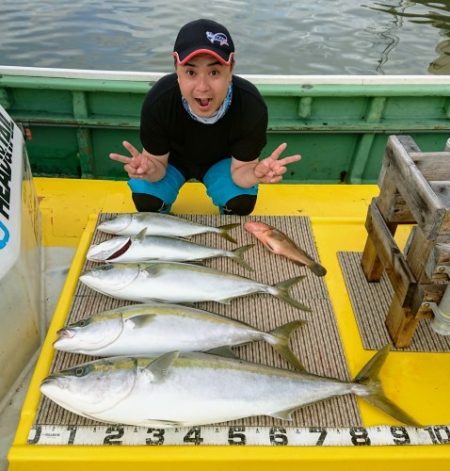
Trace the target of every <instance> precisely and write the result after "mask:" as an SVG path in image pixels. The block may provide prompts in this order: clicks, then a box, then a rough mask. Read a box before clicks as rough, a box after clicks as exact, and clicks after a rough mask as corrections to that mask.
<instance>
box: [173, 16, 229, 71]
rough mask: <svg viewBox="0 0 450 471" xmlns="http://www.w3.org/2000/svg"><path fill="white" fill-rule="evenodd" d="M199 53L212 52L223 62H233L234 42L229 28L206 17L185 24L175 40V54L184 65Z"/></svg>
mask: <svg viewBox="0 0 450 471" xmlns="http://www.w3.org/2000/svg"><path fill="white" fill-rule="evenodd" d="M198 54H210V55H211V56H213V57H215V58H216V59H217V60H218V61H219V62H221V63H222V64H231V61H232V59H233V55H234V44H233V40H232V39H231V35H230V33H229V31H228V30H227V28H225V26H223V25H221V24H220V23H217V22H216V21H213V20H205V19H200V20H195V21H191V22H190V23H187V24H185V25H184V26H183V27H182V28H181V29H180V31H179V33H178V36H177V39H176V40H175V45H174V47H173V56H174V57H175V58H176V59H177V62H178V63H179V64H182V65H183V64H185V63H186V62H187V61H189V59H192V57H194V56H197V55H198Z"/></svg>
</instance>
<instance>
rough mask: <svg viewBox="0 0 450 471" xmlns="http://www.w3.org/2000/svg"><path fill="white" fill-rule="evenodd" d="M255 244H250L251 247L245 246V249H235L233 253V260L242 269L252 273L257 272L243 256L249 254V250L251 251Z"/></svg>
mask: <svg viewBox="0 0 450 471" xmlns="http://www.w3.org/2000/svg"><path fill="white" fill-rule="evenodd" d="M254 246H255V244H249V245H244V246H243V247H239V248H238V249H234V250H233V251H232V253H233V257H232V259H233V260H234V261H235V262H236V263H239V265H241V266H242V267H244V268H246V269H247V270H250V271H255V270H254V269H253V268H252V267H251V266H250V265H249V264H248V263H247V262H246V261H245V260H244V258H243V256H242V254H243V253H244V252H247V250H249V249H251V248H252V247H254Z"/></svg>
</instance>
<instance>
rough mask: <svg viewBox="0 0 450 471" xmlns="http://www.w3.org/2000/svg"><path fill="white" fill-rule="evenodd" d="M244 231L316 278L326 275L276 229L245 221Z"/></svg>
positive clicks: (323, 269) (264, 224)
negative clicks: (302, 266) (305, 267)
mask: <svg viewBox="0 0 450 471" xmlns="http://www.w3.org/2000/svg"><path fill="white" fill-rule="evenodd" d="M244 229H245V230H246V231H247V232H249V233H250V234H253V235H254V236H255V237H256V238H257V239H258V240H260V241H261V242H262V243H263V244H264V246H265V247H266V248H267V249H269V250H270V251H271V252H273V253H274V254H277V255H282V256H283V257H286V258H288V259H289V260H292V261H293V262H294V263H297V264H298V265H306V266H307V267H308V268H309V269H310V270H311V271H312V272H313V273H314V274H315V275H317V276H324V275H325V274H326V273H327V270H326V269H325V268H324V267H323V266H322V265H320V264H319V263H317V262H316V261H315V260H313V259H312V258H311V257H310V256H309V255H308V254H307V253H306V252H305V251H304V250H302V249H301V248H300V247H298V246H297V245H296V244H295V242H294V241H292V240H291V239H289V237H288V236H287V235H286V234H283V233H282V232H281V231H279V230H278V229H275V228H274V227H272V226H269V225H268V224H266V223H264V222H259V221H247V222H246V223H245V224H244Z"/></svg>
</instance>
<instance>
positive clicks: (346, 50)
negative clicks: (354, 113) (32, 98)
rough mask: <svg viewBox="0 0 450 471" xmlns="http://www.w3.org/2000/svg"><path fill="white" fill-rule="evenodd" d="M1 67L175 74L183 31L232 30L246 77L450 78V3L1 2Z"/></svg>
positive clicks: (240, 69)
mask: <svg viewBox="0 0 450 471" xmlns="http://www.w3.org/2000/svg"><path fill="white" fill-rule="evenodd" d="M0 9H1V10H0V11H1V13H0V64H1V65H17V66H33V67H63V68H81V69H100V70H102V69H103V70H128V71H153V72H154V71H157V72H165V71H170V70H172V60H171V57H170V52H171V50H172V46H173V42H174V39H175V36H176V34H177V32H178V29H179V28H180V26H181V25H183V24H184V23H185V22H187V21H190V20H193V19H197V18H200V17H207V18H213V19H215V20H217V21H219V22H222V23H224V24H225V25H226V26H227V27H228V29H229V30H230V32H231V34H232V36H233V39H234V42H235V45H236V49H237V55H236V59H237V69H236V71H237V72H238V73H246V74H247V73H248V74H250V73H252V74H428V73H431V74H449V73H450V2H449V1H434V2H429V1H418V2H411V1H401V0H400V1H394V0H392V1H385V0H378V1H370V0H367V1H365V2H359V1H355V0H314V1H311V2H306V1H299V0H290V1H288V0H270V1H269V0H253V1H252V0H222V1H221V2H217V3H214V2H211V1H204V0H195V1H194V0H184V1H167V0H164V1H163V0H156V1H151V0H127V1H117V0H72V1H67V0H40V1H34V0H22V1H20V2H18V1H17V0H15V1H11V0H1V2H0Z"/></svg>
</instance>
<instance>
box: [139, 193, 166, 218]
mask: <svg viewBox="0 0 450 471" xmlns="http://www.w3.org/2000/svg"><path fill="white" fill-rule="evenodd" d="M132 197H133V201H134V205H135V206H136V209H137V210H138V211H139V212H151V213H159V212H160V211H162V210H164V206H165V205H164V201H163V200H162V199H160V198H158V197H156V196H153V195H149V194H147V193H132Z"/></svg>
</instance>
